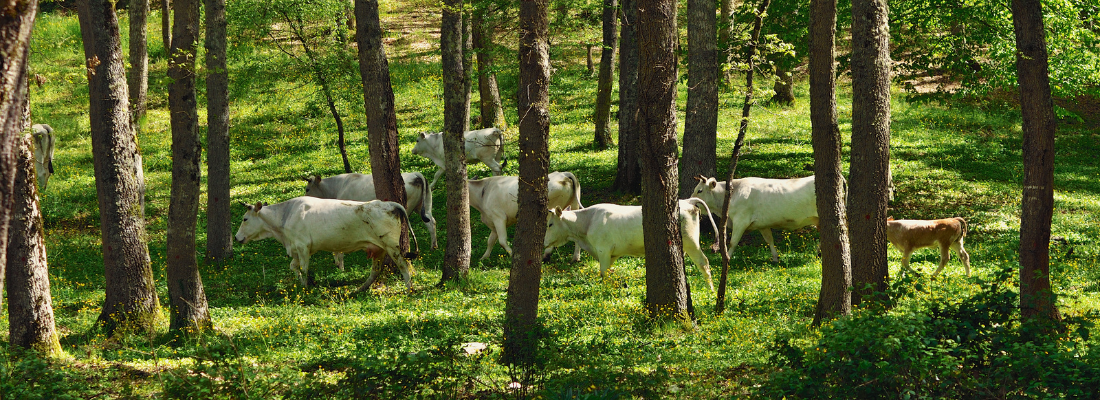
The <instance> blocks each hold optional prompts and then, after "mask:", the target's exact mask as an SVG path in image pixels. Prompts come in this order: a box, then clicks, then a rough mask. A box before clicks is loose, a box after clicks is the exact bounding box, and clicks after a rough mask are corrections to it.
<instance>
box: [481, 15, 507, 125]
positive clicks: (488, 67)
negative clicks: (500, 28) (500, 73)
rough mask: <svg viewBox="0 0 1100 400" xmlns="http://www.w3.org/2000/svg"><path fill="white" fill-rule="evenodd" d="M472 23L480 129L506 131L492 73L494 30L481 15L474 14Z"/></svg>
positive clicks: (494, 76) (493, 73)
mask: <svg viewBox="0 0 1100 400" xmlns="http://www.w3.org/2000/svg"><path fill="white" fill-rule="evenodd" d="M473 23H474V26H473V30H474V50H475V52H476V53H477V88H478V93H479V94H480V97H481V102H480V105H481V127H482V128H493V127H496V128H499V129H500V130H502V131H505V130H508V121H506V120H505V119H504V106H503V105H502V104H501V102H500V89H499V87H498V85H497V74H496V72H494V71H493V61H494V60H493V58H494V57H493V47H494V44H493V41H494V39H495V34H494V29H493V26H492V25H490V24H488V23H487V21H486V16H485V15H484V14H481V13H474V19H473Z"/></svg>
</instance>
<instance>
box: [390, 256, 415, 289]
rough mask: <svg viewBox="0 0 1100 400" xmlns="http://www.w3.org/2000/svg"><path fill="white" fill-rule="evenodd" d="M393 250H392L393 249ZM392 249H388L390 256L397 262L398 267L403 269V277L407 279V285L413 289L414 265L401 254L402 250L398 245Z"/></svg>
mask: <svg viewBox="0 0 1100 400" xmlns="http://www.w3.org/2000/svg"><path fill="white" fill-rule="evenodd" d="M391 250H392V251H391ZM391 250H387V251H386V253H387V254H389V255H390V258H392V259H393V261H394V262H395V263H397V269H398V270H399V271H401V277H402V278H404V279H405V287H407V288H409V289H410V290H411V289H412V275H413V271H412V266H411V265H409V261H408V260H406V259H405V258H404V257H402V256H401V251H400V250H398V249H397V248H396V247H394V248H392V249H391Z"/></svg>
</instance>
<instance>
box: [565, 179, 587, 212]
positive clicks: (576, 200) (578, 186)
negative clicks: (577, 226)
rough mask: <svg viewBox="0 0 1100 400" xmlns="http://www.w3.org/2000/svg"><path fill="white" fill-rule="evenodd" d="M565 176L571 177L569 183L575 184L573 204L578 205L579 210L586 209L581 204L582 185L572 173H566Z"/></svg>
mask: <svg viewBox="0 0 1100 400" xmlns="http://www.w3.org/2000/svg"><path fill="white" fill-rule="evenodd" d="M565 176H567V177H569V181H570V182H572V183H573V202H574V203H577V210H580V209H582V208H584V205H582V204H581V184H580V182H578V181H577V176H576V175H573V173H572V172H566V173H565ZM577 210H573V211H577Z"/></svg>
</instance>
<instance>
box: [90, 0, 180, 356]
mask: <svg viewBox="0 0 1100 400" xmlns="http://www.w3.org/2000/svg"><path fill="white" fill-rule="evenodd" d="M77 4H78V7H77V9H78V13H79V17H80V31H81V36H82V37H83V39H84V57H85V63H86V65H85V66H86V67H87V68H88V97H89V99H90V101H89V107H88V116H89V119H90V122H91V123H90V128H91V139H92V140H91V141H92V163H93V166H94V169H95V182H96V197H97V199H98V203H99V223H100V225H99V230H100V234H101V235H102V242H101V244H100V251H101V253H102V254H103V267H104V272H105V278H106V279H105V281H106V282H107V287H106V290H105V292H106V293H105V298H104V301H103V311H102V312H101V313H100V315H99V323H100V324H102V326H103V328H104V330H105V331H106V333H107V334H108V335H113V334H114V332H115V328H119V327H125V330H126V331H127V332H132V333H139V334H140V333H146V332H150V333H151V332H154V331H155V330H156V321H157V320H158V319H159V317H160V303H159V302H158V300H157V291H156V286H155V285H154V283H153V270H152V269H151V267H150V265H149V264H150V261H149V249H148V247H147V246H146V244H145V235H146V233H145V210H144V209H143V208H142V199H141V181H140V174H141V169H140V168H141V164H140V161H139V160H140V157H141V156H140V155H139V154H138V148H137V138H136V136H135V135H134V129H133V126H132V125H130V108H129V106H130V104H129V99H128V98H127V93H126V76H125V73H124V70H123V67H122V46H121V40H120V39H119V26H118V17H117V14H116V13H115V10H114V7H113V6H112V5H111V4H112V3H109V2H108V1H106V0H83V1H80V2H78V3H77Z"/></svg>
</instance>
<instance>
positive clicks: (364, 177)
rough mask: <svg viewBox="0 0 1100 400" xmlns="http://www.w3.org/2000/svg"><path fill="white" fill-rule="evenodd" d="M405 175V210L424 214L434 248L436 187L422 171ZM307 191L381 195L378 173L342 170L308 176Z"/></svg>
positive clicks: (325, 195) (328, 195)
mask: <svg viewBox="0 0 1100 400" xmlns="http://www.w3.org/2000/svg"><path fill="white" fill-rule="evenodd" d="M401 179H402V180H404V181H405V196H406V198H405V200H406V201H405V210H407V211H412V212H414V213H417V214H420V219H421V220H423V221H424V225H427V227H428V234H430V235H431V237H432V248H433V249H435V248H438V247H439V244H438V242H436V232H435V217H434V216H432V189H431V188H430V187H429V186H428V180H427V179H424V175H421V174H420V173H419V172H406V173H403V174H401ZM306 195H307V196H313V197H320V198H322V199H340V200H355V201H371V200H377V199H378V196H376V195H375V191H374V176H373V175H371V174H340V175H336V176H330V177H328V178H324V179H321V176H320V175H314V176H312V177H310V178H306ZM383 200H388V199H383ZM337 258H342V257H341V256H337ZM337 265H339V266H340V269H341V270H343V262H337Z"/></svg>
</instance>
